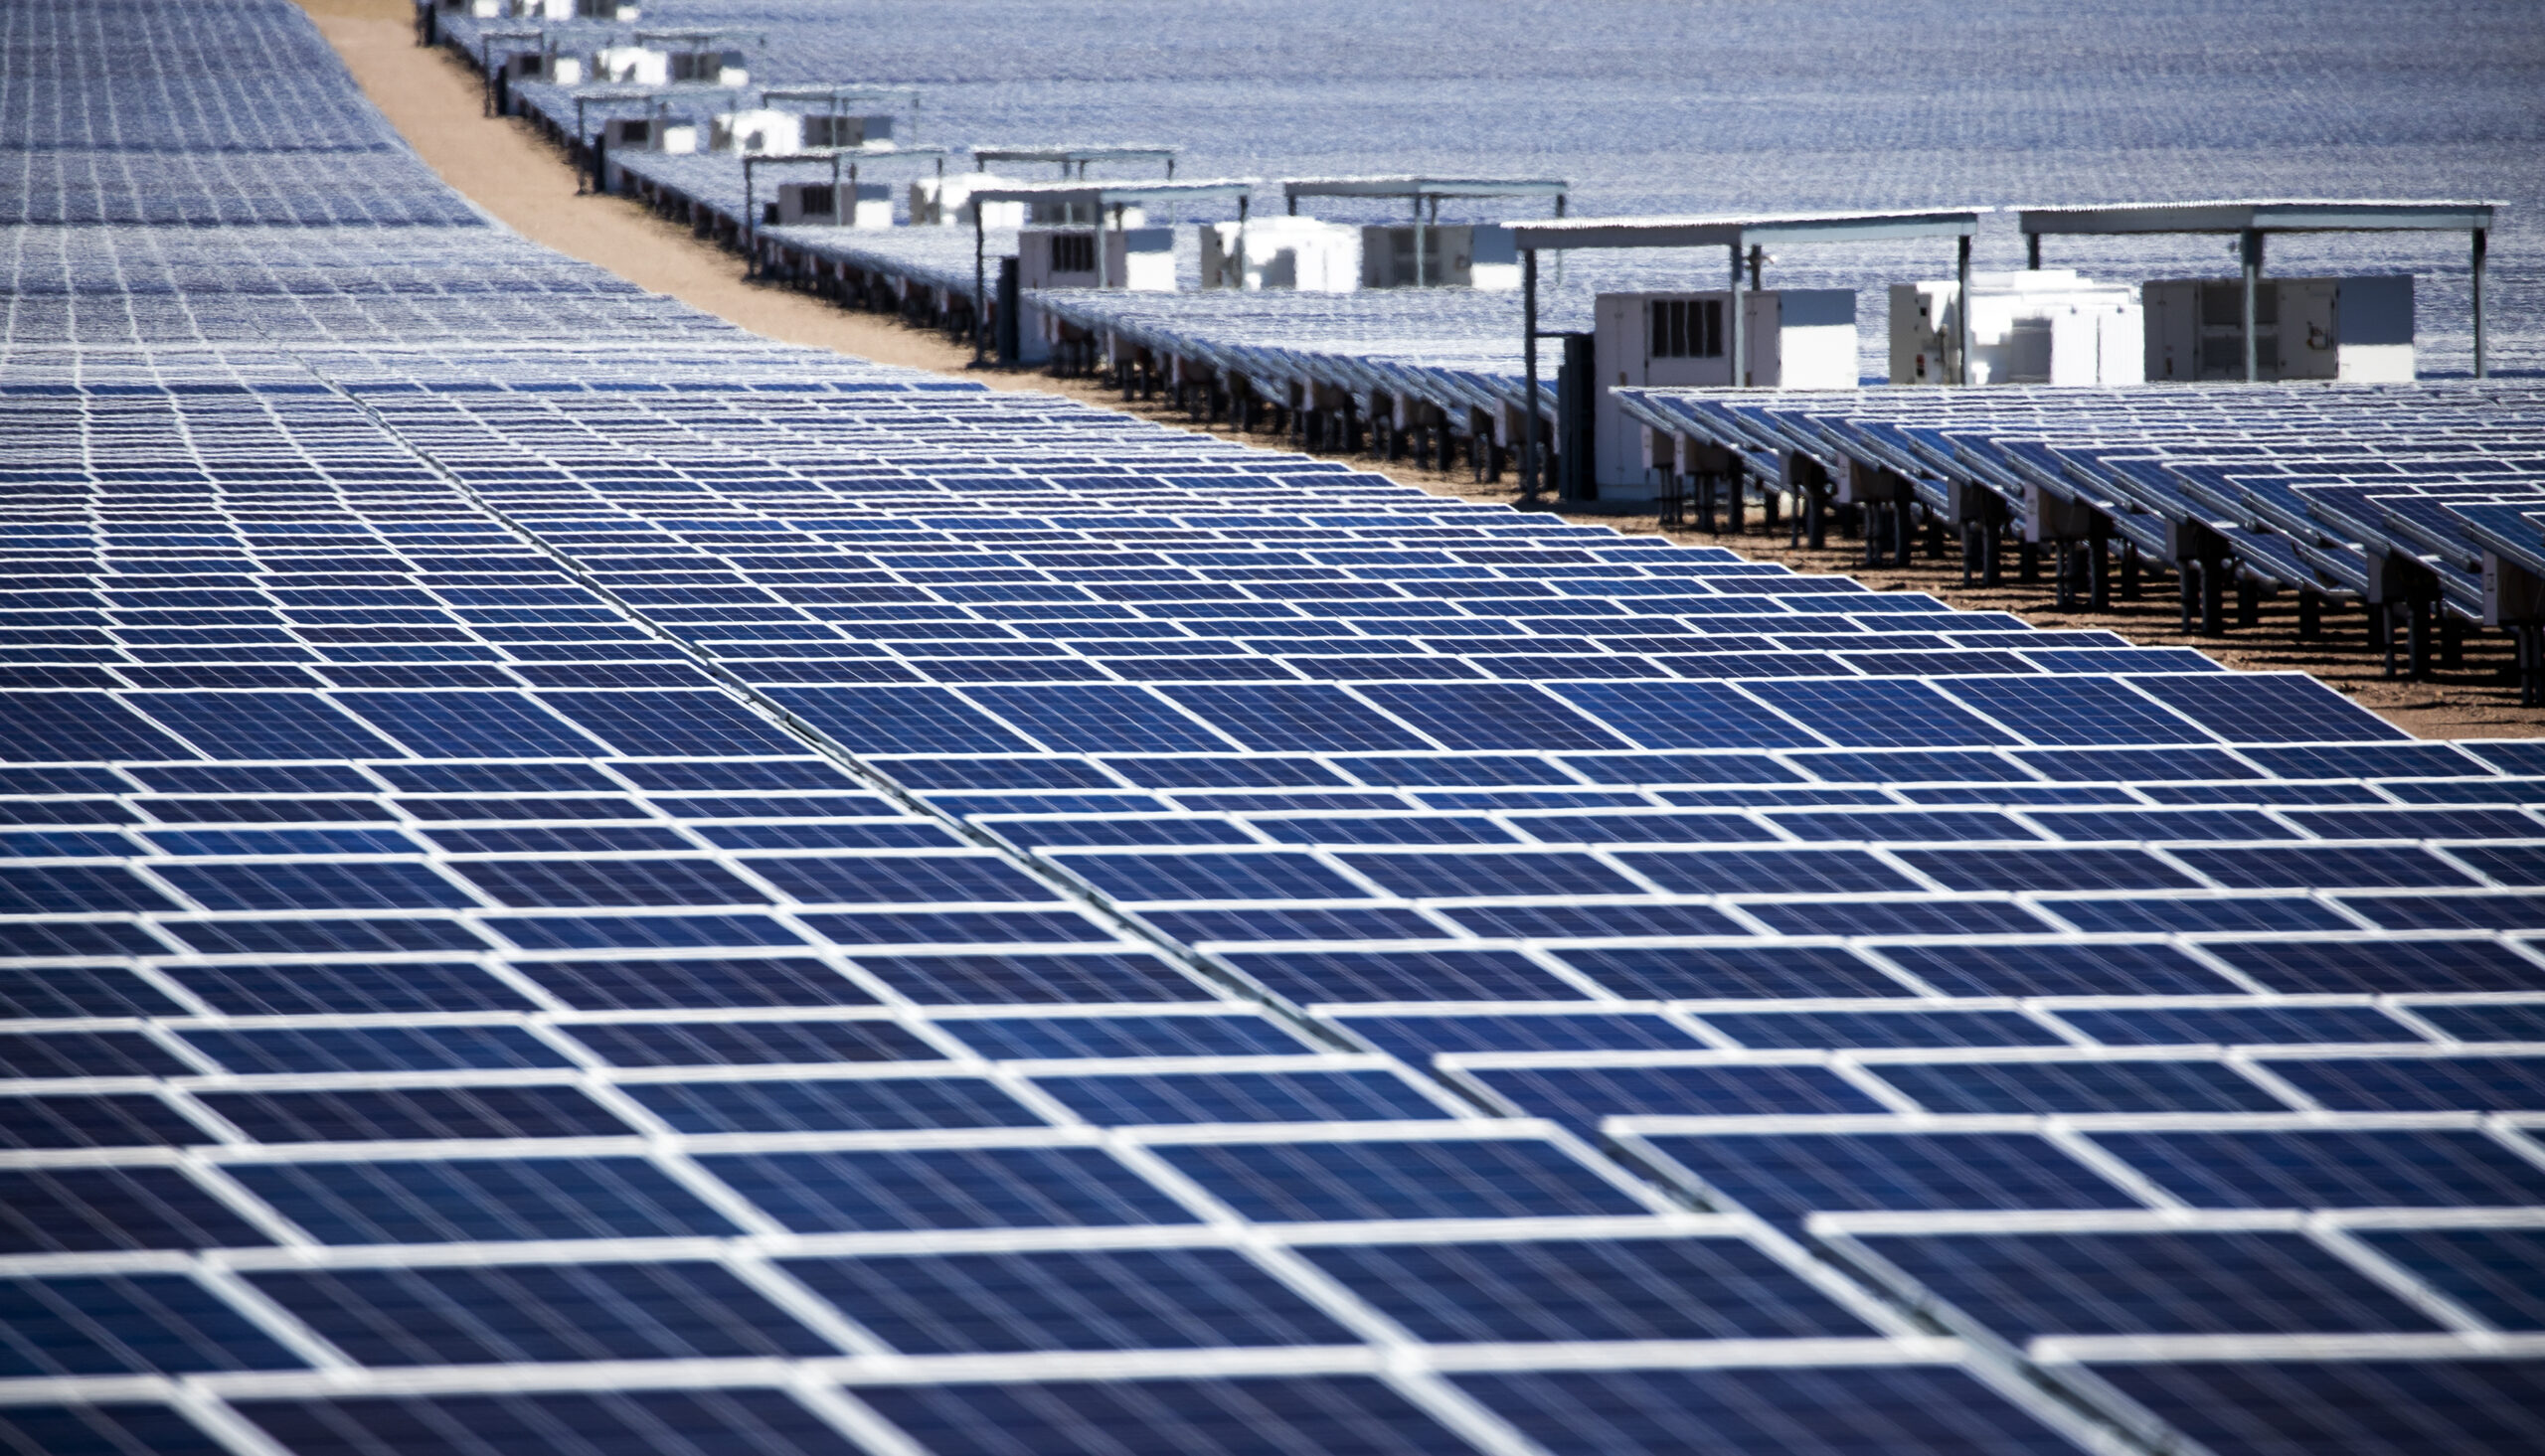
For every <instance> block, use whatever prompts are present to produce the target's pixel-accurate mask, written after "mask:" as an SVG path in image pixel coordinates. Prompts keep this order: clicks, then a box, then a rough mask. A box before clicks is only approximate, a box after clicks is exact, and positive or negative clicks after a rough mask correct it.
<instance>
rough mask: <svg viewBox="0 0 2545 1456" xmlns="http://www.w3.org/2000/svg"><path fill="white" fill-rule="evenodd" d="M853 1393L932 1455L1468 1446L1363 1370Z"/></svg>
mask: <svg viewBox="0 0 2545 1456" xmlns="http://www.w3.org/2000/svg"><path fill="white" fill-rule="evenodd" d="M859 1394H860V1396H861V1397H862V1398H864V1399H865V1400H867V1401H869V1402H870V1403H872V1404H873V1405H874V1406H875V1407H876V1408H877V1409H878V1410H880V1411H882V1412H884V1413H885V1415H887V1416H888V1417H890V1418H891V1419H892V1421H893V1423H894V1424H895V1425H897V1426H899V1427H901V1428H902V1429H903V1430H906V1431H909V1432H911V1433H912V1434H913V1435H915V1436H917V1437H918V1438H920V1439H921V1440H924V1441H926V1442H927V1443H928V1449H929V1450H932V1451H935V1452H939V1453H941V1456H1009V1453H1012V1452H1019V1451H1032V1452H1036V1453H1038V1456H1039V1453H1044V1452H1049V1453H1052V1456H1109V1453H1112V1452H1126V1451H1137V1452H1144V1453H1145V1452H1157V1453H1160V1456H1163V1453H1166V1452H1190V1453H1193V1456H1242V1453H1249V1452H1262V1451H1302V1452H1304V1451H1332V1452H1351V1453H1354V1456H1418V1453H1420V1456H1436V1453H1437V1456H1466V1453H1468V1452H1471V1451H1473V1450H1474V1447H1472V1446H1470V1445H1469V1444H1468V1443H1467V1442H1466V1441H1465V1440H1463V1439H1461V1438H1459V1437H1458V1436H1455V1435H1453V1434H1451V1433H1450V1432H1449V1430H1448V1429H1447V1428H1446V1427H1444V1426H1442V1425H1441V1424H1440V1423H1439V1422H1437V1421H1435V1420H1434V1419H1433V1418H1432V1417H1431V1416H1429V1415H1426V1414H1425V1413H1424V1412H1423V1411H1422V1410H1421V1409H1420V1408H1419V1407H1417V1406H1415V1405H1414V1404H1413V1403H1412V1402H1411V1401H1409V1400H1407V1399H1406V1397H1405V1396H1404V1395H1402V1394H1400V1393H1399V1392H1398V1391H1397V1390H1396V1389H1394V1388H1393V1387H1391V1386H1389V1385H1385V1384H1382V1383H1380V1382H1379V1381H1378V1380H1375V1379H1372V1378H1370V1377H1369V1376H1366V1375H1321V1376H1291V1377H1283V1378H1274V1377H1268V1376H1248V1377H1243V1378H1225V1379H1209V1380H1203V1379H1194V1380H1160V1379H1149V1380H1120V1381H1106V1382H1095V1381H1084V1382H1076V1381H1074V1382H1047V1383H1043V1384H976V1385H962V1386H935V1387H931V1386H924V1385H916V1386H898V1385H891V1386H871V1387H867V1388H864V1389H862V1390H860V1391H859Z"/></svg>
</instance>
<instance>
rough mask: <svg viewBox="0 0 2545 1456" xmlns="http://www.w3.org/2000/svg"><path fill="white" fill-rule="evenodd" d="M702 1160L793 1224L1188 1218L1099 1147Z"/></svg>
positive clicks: (1014, 1224)
mask: <svg viewBox="0 0 2545 1456" xmlns="http://www.w3.org/2000/svg"><path fill="white" fill-rule="evenodd" d="M700 1162H701V1163H702V1164H703V1165H704V1166H706V1167H707V1169H708V1170H709V1171H710V1172H712V1173H714V1174H715V1175H716V1176H717V1177H718V1178H719V1179H721V1180H722V1181H723V1182H724V1183H725V1184H726V1185H727V1186H729V1187H731V1188H733V1189H735V1190H736V1191H738V1192H740V1193H741V1194H742V1195H743V1196H744V1197H745V1198H748V1199H750V1200H751V1201H752V1202H753V1203H754V1204H757V1205H759V1206H760V1207H761V1208H762V1209H764V1210H766V1211H767V1212H768V1213H770V1214H771V1215H772V1216H774V1217H775V1218H776V1219H777V1220H778V1221H779V1222H780V1223H782V1224H784V1225H785V1226H786V1227H788V1228H791V1229H794V1230H795V1231H796V1232H798V1233H826V1232H834V1231H844V1230H849V1229H869V1228H872V1229H884V1228H1034V1227H1044V1226H1058V1227H1069V1226H1078V1225H1113V1224H1135V1223H1188V1222H1192V1221H1194V1215H1193V1214H1192V1213H1190V1212H1188V1211H1187V1210H1186V1209H1185V1208H1184V1206H1183V1205H1181V1204H1179V1203H1177V1202H1176V1201H1175V1200H1173V1199H1171V1198H1169V1197H1168V1196H1167V1195H1166V1194H1165V1193H1163V1192H1161V1191H1160V1190H1158V1189H1157V1188H1154V1187H1152V1186H1151V1185H1150V1184H1149V1183H1148V1182H1147V1181H1146V1180H1145V1179H1142V1178H1141V1177H1140V1176H1139V1175H1137V1174H1135V1173H1133V1172H1132V1171H1131V1170H1130V1169H1128V1168H1125V1167H1123V1166H1122V1165H1121V1164H1120V1163H1118V1162H1116V1161H1114V1159H1113V1157H1112V1156H1111V1155H1110V1154H1107V1153H1105V1152H1103V1151H1101V1150H1099V1149H1096V1148H1042V1147H1013V1148H994V1147H979V1148H927V1149H910V1150H904V1151H890V1152H850V1153H758V1154H740V1155H733V1156H720V1157H707V1158H702V1159H701V1160H700Z"/></svg>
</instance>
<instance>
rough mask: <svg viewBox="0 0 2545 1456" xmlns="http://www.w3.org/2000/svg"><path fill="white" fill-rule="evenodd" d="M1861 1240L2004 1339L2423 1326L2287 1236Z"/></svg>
mask: <svg viewBox="0 0 2545 1456" xmlns="http://www.w3.org/2000/svg"><path fill="white" fill-rule="evenodd" d="M1864 1241H1865V1243H1866V1244H1867V1246H1869V1247H1870V1248H1872V1249H1873V1250H1874V1252H1875V1253H1877V1254H1879V1255H1880V1256H1881V1257H1882V1258H1884V1259H1885V1260H1887V1261H1889V1262H1890V1263H1891V1264H1892V1265H1893V1266H1894V1267H1896V1268H1898V1269H1899V1270H1900V1271H1901V1272H1902V1273H1904V1274H1906V1275H1908V1276H1909V1277H1910V1278H1911V1279H1912V1280H1914V1281H1916V1282H1917V1284H1918V1285H1920V1286H1922V1287H1923V1288H1925V1289H1927V1290H1929V1291H1930V1292H1932V1293H1934V1294H1935V1295H1937V1296H1938V1297H1940V1298H1942V1299H1944V1300H1946V1301H1947V1302H1949V1303H1951V1305H1953V1306H1954V1307H1955V1308H1957V1309H1959V1310H1960V1311H1961V1312H1962V1313H1963V1314H1964V1315H1966V1316H1968V1317H1969V1318H1970V1319H1972V1320H1974V1321H1976V1322H1977V1323H1978V1324H1980V1325H1982V1326H1984V1327H1986V1328H1987V1329H1989V1330H1992V1331H1994V1332H1995V1333H1996V1334H1998V1335H2001V1336H2003V1337H2005V1338H2007V1339H2009V1340H2016V1341H2022V1340H2030V1339H2033V1338H2036V1337H2038V1336H2042V1335H2318V1334H2320V1335H2336V1334H2352V1333H2361V1334H2364V1333H2369V1332H2374V1331H2389V1330H2392V1331H2421V1330H2428V1329H2432V1328H2434V1326H2433V1322H2432V1320H2431V1318H2430V1316H2428V1315H2426V1314H2424V1313H2422V1312H2421V1311H2420V1310H2418V1309H2415V1308H2414V1307H2413V1306H2412V1305H2411V1304H2410V1303H2408V1302H2406V1301H2405V1300H2404V1299H2402V1298H2401V1297H2399V1296H2398V1295H2396V1294H2395V1293H2394V1292H2393V1291H2392V1290H2389V1289H2387V1288H2386V1287H2385V1286H2383V1285H2381V1284H2379V1283H2377V1282H2376V1281H2374V1280H2372V1279H2370V1278H2369V1277H2368V1276H2367V1275H2366V1274H2363V1273H2361V1272H2360V1271H2359V1270H2357V1269H2355V1268H2353V1267H2351V1266H2350V1265H2349V1264H2348V1263H2345V1262H2344V1261H2343V1260H2341V1259H2340V1258H2337V1257H2335V1256H2334V1255H2333V1254H2332V1253H2331V1252H2330V1251H2329V1250H2327V1249H2325V1248H2323V1247H2322V1246H2321V1245H2319V1244H2317V1243H2315V1242H2314V1241H2313V1240H2311V1239H2308V1238H2306V1237H2304V1236H2303V1235H2300V1234H2294V1233H2254V1232H2235V1233H2196V1232H2147V1233H2027V1234H1988V1235H1971V1234H1938V1235H1919V1234H1913V1235H1905V1236H1893V1235H1882V1234H1877V1235H1872V1236H1869V1237H1867V1238H1866V1239H1865V1240H1864Z"/></svg>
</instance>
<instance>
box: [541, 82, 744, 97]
mask: <svg viewBox="0 0 2545 1456" xmlns="http://www.w3.org/2000/svg"><path fill="white" fill-rule="evenodd" d="M750 89H751V87H750V86H748V85H718V84H717V83H716V82H714V81H665V82H663V83H662V84H660V85H646V84H640V83H638V82H635V81H594V82H592V83H591V84H589V85H579V86H569V87H567V90H566V94H568V95H570V96H573V97H574V98H575V99H576V100H579V101H650V100H656V99H659V98H662V97H666V96H734V95H740V94H742V93H743V92H745V91H748V90H750Z"/></svg>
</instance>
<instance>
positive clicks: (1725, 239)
mask: <svg viewBox="0 0 2545 1456" xmlns="http://www.w3.org/2000/svg"><path fill="white" fill-rule="evenodd" d="M1986 211H1990V210H1989V209H1985V208H1975V209H1967V210H1964V211H1960V212H1936V213H1796V214H1788V215H1785V216H1782V217H1779V216H1773V215H1771V216H1766V217H1755V218H1744V217H1713V218H1575V219H1570V220H1567V221H1561V222H1548V223H1515V224H1513V225H1512V226H1511V234H1512V241H1513V242H1514V243H1517V244H1518V245H1519V246H1521V247H1523V248H1541V247H1544V248H1568V247H1724V246H1731V247H1747V246H1750V245H1751V244H1753V243H1844V242H1851V241H1854V240H1857V239H1869V238H1968V237H1969V236H1971V234H1972V232H1973V231H1974V230H1976V229H1977V227H1978V226H1979V215H1980V213H1982V212H1986Z"/></svg>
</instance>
